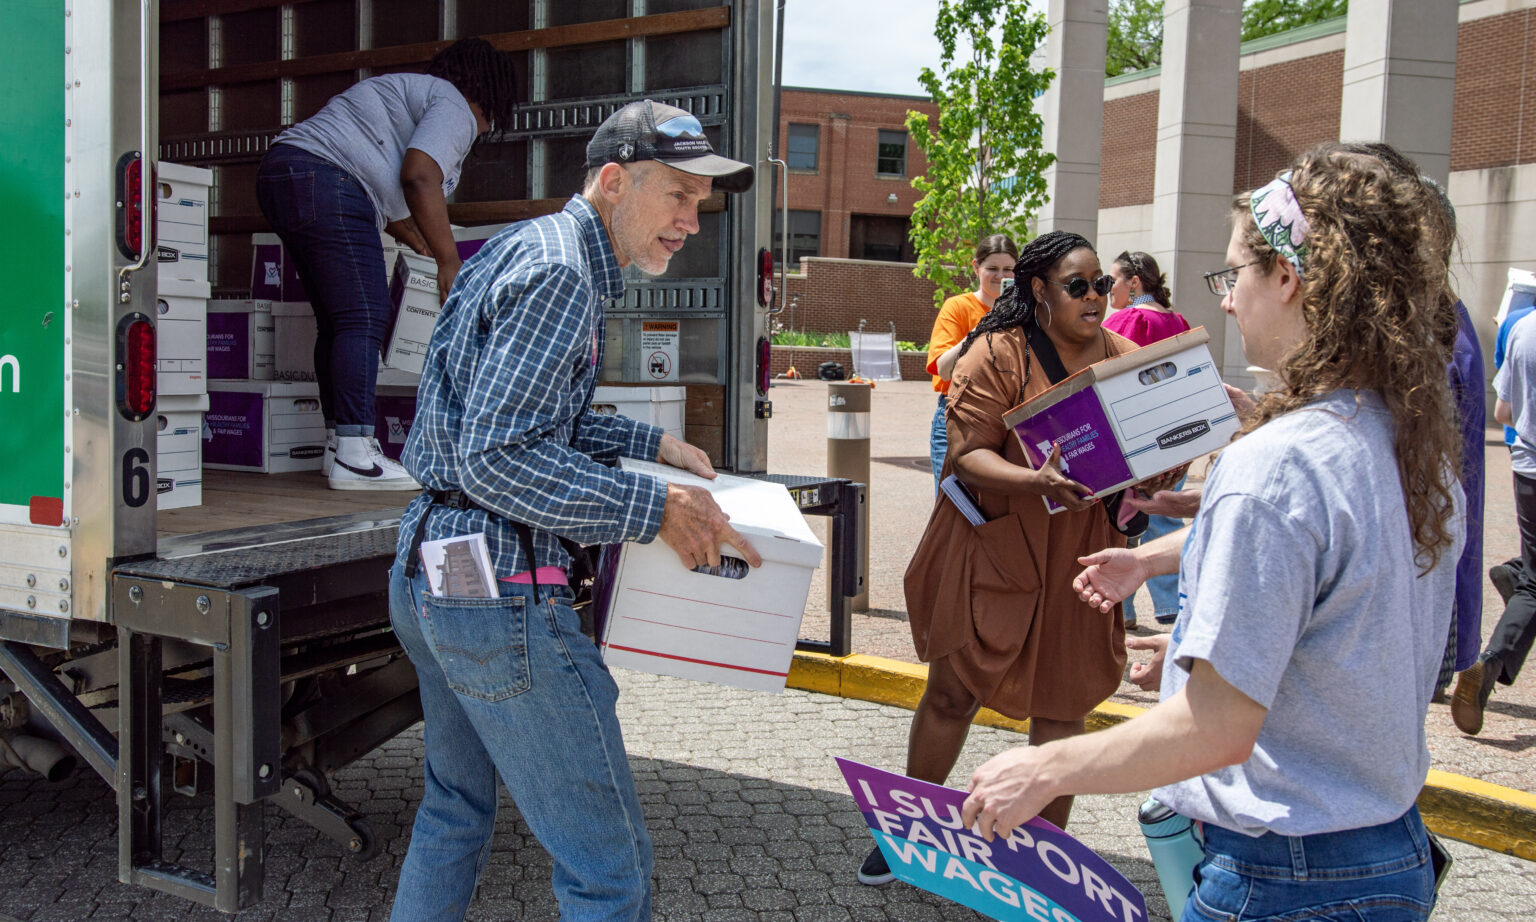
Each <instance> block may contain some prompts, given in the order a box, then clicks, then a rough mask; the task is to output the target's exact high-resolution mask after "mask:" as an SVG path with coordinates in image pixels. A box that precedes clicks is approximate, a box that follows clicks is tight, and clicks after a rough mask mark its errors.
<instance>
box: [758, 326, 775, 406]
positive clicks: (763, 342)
mask: <svg viewBox="0 0 1536 922" xmlns="http://www.w3.org/2000/svg"><path fill="white" fill-rule="evenodd" d="M772 383H773V344H772V343H771V342H769V341H768V337H766V336H759V337H758V338H757V395H758V396H759V397H761V396H763V395H764V394H767V393H768V388H769V386H770V385H771V384H772Z"/></svg>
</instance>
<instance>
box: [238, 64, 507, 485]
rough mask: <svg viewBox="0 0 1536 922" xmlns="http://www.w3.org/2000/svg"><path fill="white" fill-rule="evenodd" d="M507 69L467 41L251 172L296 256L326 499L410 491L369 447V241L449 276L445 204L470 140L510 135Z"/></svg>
mask: <svg viewBox="0 0 1536 922" xmlns="http://www.w3.org/2000/svg"><path fill="white" fill-rule="evenodd" d="M513 78H514V74H513V70H512V62H511V59H510V58H509V57H508V56H507V55H505V54H501V53H499V52H497V51H496V50H495V49H493V48H492V47H491V45H490V43H489V42H487V41H485V40H484V39H479V38H466V39H461V40H459V41H457V42H454V43H453V44H452V45H450V46H448V47H447V48H446V49H444V50H443V51H441V52H439V53H438V55H437V56H436V57H435V58H433V59H432V62H431V63H430V64H428V65H427V72H426V73H425V74H386V75H384V76H382V77H371V78H369V79H367V80H364V81H362V82H361V83H358V84H356V85H355V86H353V87H352V88H351V89H349V90H347V91H346V92H344V93H342V94H341V95H339V96H336V97H335V98H333V99H332V100H331V101H330V102H328V103H326V104H325V107H324V108H322V109H321V110H320V111H319V112H317V113H315V114H314V115H313V116H311V117H310V118H307V119H305V120H304V121H302V122H300V123H298V124H297V125H294V126H293V127H292V128H290V129H288V130H287V131H285V132H283V133H282V134H281V135H279V136H278V137H277V141H276V142H275V143H274V144H273V145H272V149H271V150H269V151H267V154H266V156H265V157H263V158H262V160H261V169H260V172H259V173H258V174H257V177H256V195H257V200H258V201H259V203H260V204H261V213H262V214H263V215H264V216H265V217H266V219H267V223H268V224H270V225H271V226H272V229H273V230H274V231H276V232H277V235H278V237H280V238H281V239H282V241H283V246H284V247H285V248H286V249H287V250H288V252H289V253H290V254H291V255H292V256H293V261H294V264H295V265H296V266H297V267H298V270H299V278H300V279H301V280H302V281H303V282H304V288H305V290H306V291H307V292H308V294H309V300H310V304H311V306H312V307H313V308H314V311H315V321H316V323H317V326H318V328H319V338H318V339H317V341H316V343H315V378H316V380H317V381H319V383H320V409H321V411H322V412H323V413H324V414H325V427H326V429H327V433H326V436H327V438H326V442H327V445H326V457H325V471H324V473H325V474H326V476H327V478H328V479H329V481H330V485H331V488H332V489H335V490H418V489H420V488H421V487H420V485H419V484H417V483H416V481H415V480H412V479H411V477H410V475H409V474H407V473H406V472H405V469H404V468H402V467H401V466H400V465H398V464H396V463H395V462H393V461H391V460H390V459H389V458H387V457H385V456H384V453H383V452H382V451H381V450H380V449H379V443H378V441H377V440H376V439H375V438H374V437H373V421H374V384H375V380H376V378H377V375H378V364H379V347H380V346H381V345H382V343H383V341H384V333H385V330H387V329H388V326H389V319H390V303H389V281H388V278H387V276H386V272H387V269H386V267H385V265H384V248H383V246H382V244H381V243H380V239H379V231H380V230H381V229H382V230H386V231H388V232H389V233H390V234H391V235H392V236H394V237H395V239H397V240H399V241H400V242H402V243H404V244H406V245H408V246H410V247H411V249H413V250H415V251H416V252H418V253H421V254H422V255H424V256H430V257H432V258H434V259H435V260H436V261H437V289H438V292H439V294H441V295H443V296H445V297H446V295H447V293H448V289H449V288H450V287H451V286H452V285H453V279H454V276H455V275H457V274H458V271H459V255H458V251H457V249H456V248H455V247H454V242H453V234H452V233H451V231H450V230H449V225H448V205H447V195H448V194H449V193H450V192H452V191H453V189H454V186H456V185H457V184H458V181H459V170H460V168H461V167H462V166H463V163H464V158H465V157H466V156H467V155H468V154H469V149H470V147H471V146H472V145H473V144H474V143H475V139H476V138H478V137H479V136H480V135H482V134H484V133H486V132H487V131H501V130H502V129H505V128H506V127H508V126H509V125H510V124H511V120H512V110H513V106H514V104H515V103H516V90H515V82H514V79H513Z"/></svg>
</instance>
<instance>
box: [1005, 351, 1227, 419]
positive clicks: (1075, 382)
mask: <svg viewBox="0 0 1536 922" xmlns="http://www.w3.org/2000/svg"><path fill="white" fill-rule="evenodd" d="M1210 341H1211V334H1210V333H1208V332H1207V331H1206V329H1205V327H1195V328H1194V329H1193V330H1185V331H1184V332H1183V333H1179V334H1178V335H1176V336H1170V337H1168V338H1167V339H1161V340H1158V341H1157V342H1155V343H1152V344H1151V345H1149V346H1142V347H1141V348H1140V349H1132V350H1131V351H1130V352H1124V353H1121V354H1120V355H1117V356H1114V357H1112V358H1107V359H1105V360H1104V361H1102V362H1095V363H1094V364H1092V365H1089V366H1088V367H1087V368H1084V369H1083V370H1082V371H1079V372H1077V373H1076V374H1074V375H1071V376H1069V377H1068V378H1067V379H1066V380H1065V381H1061V382H1059V383H1057V384H1056V385H1055V386H1054V387H1052V388H1051V389H1050V390H1048V391H1046V392H1045V393H1043V394H1041V395H1040V396H1038V397H1036V398H1034V399H1033V400H1029V401H1026V402H1024V403H1021V404H1019V405H1018V406H1016V407H1014V408H1013V409H1011V410H1009V411H1008V412H1007V413H1004V414H1003V422H1004V423H1005V424H1007V426H1008V427H1009V428H1013V427H1014V426H1017V425H1018V424H1019V423H1021V422H1023V421H1024V420H1026V419H1029V418H1030V417H1031V416H1035V415H1037V414H1039V413H1040V412H1041V411H1042V410H1045V409H1046V408H1048V407H1052V406H1055V405H1056V404H1058V403H1060V402H1061V401H1063V400H1065V399H1067V398H1068V397H1071V396H1072V395H1073V394H1076V393H1079V392H1080V391H1083V390H1086V389H1087V388H1090V387H1092V386H1093V385H1095V384H1097V383H1098V382H1100V381H1102V380H1104V379H1105V378H1110V377H1114V376H1115V375H1118V374H1124V373H1125V372H1128V371H1137V370H1139V369H1141V368H1142V367H1143V366H1146V365H1150V364H1152V363H1153V362H1156V361H1159V360H1160V359H1165V358H1167V357H1168V356H1170V355H1173V354H1175V353H1178V352H1183V351H1184V350H1185V349H1188V348H1190V347H1192V346H1199V345H1202V344H1204V343H1208V342H1210Z"/></svg>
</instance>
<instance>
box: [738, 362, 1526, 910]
mask: <svg viewBox="0 0 1536 922" xmlns="http://www.w3.org/2000/svg"><path fill="white" fill-rule="evenodd" d="M775 384H776V385H777V386H775V387H774V389H773V391H772V396H773V409H774V415H773V424H772V428H771V429H770V430H769V439H768V451H769V455H768V467H769V470H772V471H775V472H780V473H798V474H823V473H825V472H826V439H827V435H826V433H827V429H826V412H827V411H826V407H827V402H826V390H827V386H826V384H824V383H822V382H820V381H790V382H785V381H779V382H775ZM871 397H872V399H871V413H870V417H871V421H870V429H871V439H870V441H871V445H870V455H871V457H872V458H874V459H876V460H875V461H874V462H873V463H872V464H871V465H870V479H871V480H872V481H873V483H872V484H871V489H870V529H869V530H870V553H869V569H870V573H869V586H870V590H869V601H870V606H871V608H870V611H869V612H867V613H861V614H856V615H855V616H854V628H853V648H854V652H856V653H868V654H872V655H876V656H885V657H890V658H891V659H899V660H904V661H906V662H916V659H917V658H916V656H915V654H914V653H913V651H912V636H911V633H910V632H909V631H908V628H907V623H906V617H907V614H906V599H905V597H904V595H903V593H902V588H901V577H902V573H903V571H904V570H905V569H906V565H907V561H908V560H910V559H911V557H912V551H913V549H914V548H915V547H916V546H917V540H918V538H919V537H921V535H922V532H923V526H924V525H925V524H926V523H927V520H928V513H929V511H930V509H931V508H932V496H933V476H932V474H931V473H930V471H929V467H928V426H929V422H930V420H931V419H932V417H933V407H934V398H933V392H932V391H931V390H930V389H929V387H928V384H927V383H926V382H923V381H893V382H883V383H880V384H878V385H877V386H876V388H875V391H874V394H873V395H871ZM881 459H883V460H881ZM1487 464H1488V477H1487V480H1488V494H1487V501H1486V506H1485V522H1486V528H1485V530H1484V541H1485V551H1484V555H1485V560H1486V563H1485V564H1484V567H1485V569H1486V567H1487V566H1489V565H1492V564H1494V563H1498V562H1500V561H1503V560H1506V559H1508V558H1510V557H1513V556H1516V555H1518V554H1519V551H1520V537H1519V533H1518V531H1517V530H1516V528H1515V511H1514V495H1513V488H1512V486H1511V481H1510V472H1509V452H1508V451H1507V450H1506V449H1505V448H1504V447H1503V443H1502V442H1499V443H1498V444H1497V445H1490V446H1488V450H1487ZM1197 473H1198V472H1197ZM811 521H812V525H813V527H817V528H821V529H822V530H821V533H822V534H823V535H824V534H825V529H824V528H822V526H821V524H820V521H819V520H816V519H812V520H811ZM823 576H824V571H818V573H817V576H816V581H815V582H814V583H813V585H812V587H811V599H810V604H809V606H808V610H807V612H806V622H805V636H808V637H809V636H818V637H824V636H825V633H826V630H827V627H826V624H827V621H826V619H827V614H826V601H825V600H826V588H825V584H824V583H823V582H822V577H823ZM1483 588H1484V593H1483V598H1484V604H1483V636H1484V639H1486V638H1487V635H1488V633H1489V632H1490V631H1491V630H1492V629H1493V627H1494V625H1496V624H1497V623H1498V620H1499V615H1500V614H1502V612H1503V610H1504V607H1503V603H1502V601H1501V600H1500V599H1499V595H1498V593H1497V592H1496V591H1495V590H1494V588H1493V585H1492V584H1491V583H1488V582H1487V581H1486V580H1484V586H1483ZM1138 603H1139V604H1140V609H1141V611H1142V613H1143V614H1142V624H1143V628H1142V630H1143V631H1144V632H1150V631H1151V630H1166V628H1159V627H1158V626H1157V625H1155V624H1154V623H1152V619H1151V616H1150V612H1151V610H1152V606H1151V603H1150V601H1149V600H1148V599H1147V596H1146V594H1145V592H1143V593H1142V594H1141V595H1140V596H1139V597H1138ZM1115 697H1116V700H1119V701H1124V702H1127V703H1130V704H1139V705H1143V706H1150V705H1152V704H1155V703H1157V698H1156V696H1155V695H1148V694H1146V693H1144V692H1142V691H1140V690H1139V689H1137V688H1136V687H1135V686H1133V685H1130V684H1129V683H1126V684H1123V685H1122V686H1121V687H1120V692H1119V694H1117V695H1116V696H1115ZM1427 729H1428V731H1429V747H1430V753H1431V755H1432V756H1433V757H1434V767H1435V768H1439V769H1443V770H1445V771H1449V772H1455V773H1457V774H1461V775H1467V776H1470V777H1473V778H1479V779H1481V780H1484V781H1491V782H1493V783H1495V784H1502V785H1505V786H1507V787H1512V788H1518V789H1520V790H1524V791H1531V792H1536V668H1533V669H1528V670H1526V671H1525V672H1524V673H1522V675H1521V677H1520V679H1519V681H1517V682H1516V683H1515V684H1514V685H1513V686H1511V687H1508V688H1506V687H1504V686H1502V685H1501V686H1499V687H1498V689H1497V690H1496V691H1495V692H1494V695H1493V699H1492V701H1491V702H1490V704H1489V707H1488V711H1487V720H1486V722H1485V724H1484V727H1483V731H1482V733H1480V734H1479V735H1478V736H1476V737H1469V736H1466V735H1464V734H1462V733H1461V732H1460V731H1459V730H1457V729H1456V727H1455V726H1454V725H1453V724H1452V723H1451V715H1450V711H1449V709H1448V707H1447V706H1446V705H1431V707H1430V711H1429V717H1428V722H1427ZM1532 915H1536V911H1533V913H1532Z"/></svg>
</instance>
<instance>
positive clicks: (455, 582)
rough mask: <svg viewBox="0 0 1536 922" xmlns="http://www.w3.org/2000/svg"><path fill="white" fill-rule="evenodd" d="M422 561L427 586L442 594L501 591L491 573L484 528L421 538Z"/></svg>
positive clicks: (484, 595) (489, 595) (483, 595)
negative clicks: (482, 530)
mask: <svg viewBox="0 0 1536 922" xmlns="http://www.w3.org/2000/svg"><path fill="white" fill-rule="evenodd" d="M421 565H422V567H424V568H425V569H426V571H427V588H428V589H429V590H431V592H432V594H433V595H435V596H438V597H440V598H441V597H444V596H447V597H451V598H456V599H494V598H496V596H498V595H500V593H499V592H497V590H496V580H495V578H494V577H493V576H492V575H491V554H490V551H489V550H487V549H486V546H485V533H484V532H478V531H477V532H475V533H474V534H472V535H455V536H454V537H452V538H443V539H441V540H439V541H423V542H421Z"/></svg>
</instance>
